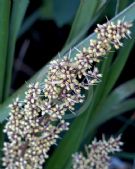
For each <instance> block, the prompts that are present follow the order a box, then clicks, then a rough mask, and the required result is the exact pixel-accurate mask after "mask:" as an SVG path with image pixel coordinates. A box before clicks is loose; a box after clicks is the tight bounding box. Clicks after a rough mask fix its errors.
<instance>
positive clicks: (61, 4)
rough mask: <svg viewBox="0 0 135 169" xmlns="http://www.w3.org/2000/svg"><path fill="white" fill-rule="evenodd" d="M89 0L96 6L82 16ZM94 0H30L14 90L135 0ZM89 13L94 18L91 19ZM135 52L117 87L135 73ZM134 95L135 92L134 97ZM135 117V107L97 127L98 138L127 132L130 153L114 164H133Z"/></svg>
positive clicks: (19, 37)
mask: <svg viewBox="0 0 135 169" xmlns="http://www.w3.org/2000/svg"><path fill="white" fill-rule="evenodd" d="M85 1H91V6H93V8H90V9H89V8H88V9H89V10H88V9H87V8H86V7H85V8H86V9H87V12H86V14H85V15H82V18H81V16H80V15H81V14H79V11H81V9H80V4H81V3H84V2H85ZM93 2H94V0H30V2H29V5H28V7H27V10H26V13H25V15H24V19H23V22H22V24H21V28H20V30H19V32H18V35H17V41H16V47H15V54H14V59H13V69H12V81H11V87H10V94H12V93H14V92H15V91H16V90H17V89H18V88H19V87H21V86H22V85H23V84H25V82H27V81H28V80H29V79H30V78H31V77H32V76H33V75H35V73H36V72H37V71H39V70H40V69H41V68H42V67H43V66H44V65H45V64H46V63H48V62H49V61H50V60H51V59H52V58H53V57H54V56H56V55H57V54H58V52H61V51H63V53H65V52H66V51H67V50H69V49H70V48H73V47H74V46H75V45H76V44H78V43H80V42H81V41H82V40H83V39H84V38H85V37H87V36H88V35H90V34H91V33H92V32H93V31H94V29H95V27H96V24H97V23H100V24H102V23H104V22H106V17H107V18H108V19H111V18H113V17H114V16H116V15H117V14H118V13H119V12H121V11H122V10H123V9H125V8H126V7H128V6H129V5H130V4H131V3H133V2H134V1H133V0H99V1H98V3H96V4H94V3H93ZM92 10H93V11H92ZM89 15H91V18H90V19H87V17H88V16H89ZM77 16H78V17H80V18H81V20H82V21H83V22H84V25H83V26H81V27H79V22H77ZM85 19H86V20H87V22H85ZM125 20H126V16H125ZM75 21H76V23H77V24H78V26H77V25H76V27H77V31H76V32H73V31H72V32H71V30H72V28H73V25H74V24H75ZM82 21H81V22H82ZM134 53H135V48H134V47H133V48H132V50H131V52H130V55H129V56H128V60H127V62H126V64H125V66H124V69H123V70H122V72H121V73H120V76H119V78H118V79H117V81H116V83H115V85H114V86H113V89H114V88H116V87H117V86H119V85H120V84H122V83H124V82H126V81H128V80H130V79H132V78H134V77H135V57H134ZM116 55H117V52H116ZM113 89H112V90H113ZM134 96H135V95H134V94H132V95H131V96H130V98H133V97H134ZM134 120H135V109H132V110H130V111H127V112H125V113H124V114H122V115H118V116H116V117H115V118H113V119H111V120H109V121H107V122H105V123H104V124H102V125H101V126H100V127H99V128H97V130H96V134H95V135H96V137H97V138H101V136H102V134H103V133H104V134H106V135H107V136H108V135H116V134H118V133H121V132H122V133H123V135H122V140H123V141H124V143H125V144H124V146H123V151H124V152H128V153H125V154H124V153H123V154H122V155H121V160H124V163H123V162H122V161H119V160H120V159H119V158H115V159H112V161H113V166H112V168H116V169H124V168H125V169H126V168H127V169H128V168H133V163H134V159H135V123H134ZM130 165H131V166H130ZM134 169H135V166H134Z"/></svg>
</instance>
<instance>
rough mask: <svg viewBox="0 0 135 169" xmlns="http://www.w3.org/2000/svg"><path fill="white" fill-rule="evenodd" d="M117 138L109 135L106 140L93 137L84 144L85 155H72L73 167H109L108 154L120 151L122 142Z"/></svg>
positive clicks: (94, 168) (74, 168)
mask: <svg viewBox="0 0 135 169" xmlns="http://www.w3.org/2000/svg"><path fill="white" fill-rule="evenodd" d="M120 138H121V137H120V136H118V137H117V138H114V137H110V139H109V140H108V141H106V140H105V138H104V137H103V139H102V140H99V141H97V140H96V139H94V141H93V142H92V144H91V145H89V146H86V156H84V155H83V153H75V154H74V155H73V167H72V168H73V169H109V166H110V159H111V157H110V154H113V153H115V152H119V151H121V149H120V146H122V145H123V143H122V142H121V141H120Z"/></svg>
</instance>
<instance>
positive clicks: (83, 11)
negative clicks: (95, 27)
mask: <svg viewBox="0 0 135 169" xmlns="http://www.w3.org/2000/svg"><path fill="white" fill-rule="evenodd" d="M98 4H99V0H92V1H80V6H79V8H78V10H77V13H76V16H75V19H74V22H73V25H72V27H71V31H70V34H69V36H68V39H67V42H66V44H68V43H69V42H71V41H72V40H73V39H74V38H75V37H77V36H78V34H79V33H80V32H81V31H82V30H83V29H84V28H86V27H88V25H89V23H91V20H92V19H93V17H94V14H95V13H96V9H97V7H98ZM88 11H89V14H88Z"/></svg>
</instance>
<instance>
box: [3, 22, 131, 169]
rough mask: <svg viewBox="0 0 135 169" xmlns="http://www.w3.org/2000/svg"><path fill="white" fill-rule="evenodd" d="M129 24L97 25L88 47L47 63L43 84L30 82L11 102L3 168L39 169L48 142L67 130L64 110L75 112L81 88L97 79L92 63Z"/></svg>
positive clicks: (127, 29) (98, 78) (54, 141)
mask: <svg viewBox="0 0 135 169" xmlns="http://www.w3.org/2000/svg"><path fill="white" fill-rule="evenodd" d="M130 27H131V24H130V23H127V22H121V21H118V23H117V24H114V23H113V22H109V21H108V22H107V23H106V24H104V25H100V26H99V25H98V28H97V29H96V30H95V32H97V40H90V46H89V47H88V48H83V50H82V51H80V50H78V49H77V51H78V52H77V54H76V57H75V58H74V59H71V58H70V57H67V56H65V57H64V58H63V59H56V60H53V61H52V62H51V64H50V65H49V70H48V76H47V79H45V83H44V85H41V84H40V83H38V82H37V83H35V84H30V85H29V86H28V91H27V92H26V93H25V99H24V100H23V101H20V100H19V99H18V98H17V99H16V100H15V102H14V103H13V104H11V105H10V117H9V121H8V122H7V124H6V126H5V129H4V132H5V133H7V136H8V139H9V142H6V143H5V144H4V158H3V165H4V166H5V167H6V169H41V168H42V165H43V163H44V162H45V159H46V158H48V151H49V149H50V147H51V145H53V144H56V139H57V138H58V137H59V134H60V133H61V132H62V131H64V130H67V129H68V125H69V124H68V123H67V122H65V121H64V120H63V116H64V115H65V112H66V111H67V110H70V111H71V112H74V106H75V104H76V103H82V102H83V100H84V97H85V96H84V95H83V94H82V89H89V86H91V85H93V84H96V83H98V82H99V81H100V77H101V74H100V73H99V71H98V68H97V67H96V66H93V65H95V63H97V62H100V60H101V58H102V57H103V56H104V55H106V54H107V52H109V51H110V49H111V45H113V46H114V47H115V48H116V49H117V48H118V47H119V46H121V44H122V43H121V42H120V40H121V39H122V38H123V37H126V35H127V36H130V31H129V28H130ZM93 63H94V64H93Z"/></svg>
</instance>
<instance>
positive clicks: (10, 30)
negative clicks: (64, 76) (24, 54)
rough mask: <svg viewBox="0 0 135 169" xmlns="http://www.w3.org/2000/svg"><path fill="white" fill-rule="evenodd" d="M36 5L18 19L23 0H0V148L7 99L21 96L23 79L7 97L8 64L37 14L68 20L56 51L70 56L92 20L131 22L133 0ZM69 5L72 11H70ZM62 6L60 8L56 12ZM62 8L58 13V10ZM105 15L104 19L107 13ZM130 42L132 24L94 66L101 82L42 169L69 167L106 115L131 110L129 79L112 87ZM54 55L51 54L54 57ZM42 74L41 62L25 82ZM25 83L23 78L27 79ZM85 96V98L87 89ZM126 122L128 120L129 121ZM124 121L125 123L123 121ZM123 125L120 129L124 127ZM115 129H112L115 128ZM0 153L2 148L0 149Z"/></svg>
mask: <svg viewBox="0 0 135 169" xmlns="http://www.w3.org/2000/svg"><path fill="white" fill-rule="evenodd" d="M42 1H43V2H42V6H41V7H40V8H39V9H37V10H36V11H35V12H34V13H33V14H32V15H31V16H29V17H28V18H26V19H25V20H24V15H25V13H26V10H27V7H28V5H29V0H19V1H18V0H13V2H12V3H13V4H12V6H11V1H10V0H0V148H1V150H2V146H3V138H4V136H3V132H2V129H3V124H4V122H5V119H6V118H7V117H8V111H9V110H8V108H7V107H8V104H9V103H11V102H12V100H13V99H14V98H15V97H16V96H19V97H20V98H23V97H24V91H25V90H26V84H24V85H23V86H22V87H21V88H20V89H19V90H18V91H16V92H15V93H14V94H13V95H12V96H9V90H10V84H11V79H12V67H13V60H14V53H15V46H16V40H17V38H18V37H20V36H22V35H23V33H25V32H26V30H28V29H29V28H30V27H31V26H32V24H33V23H34V22H35V21H36V20H38V19H53V20H55V21H56V23H57V24H58V25H59V26H62V25H64V24H65V23H70V24H71V31H70V33H69V36H68V39H67V41H66V43H65V46H64V47H63V50H62V51H61V52H60V53H61V56H63V54H65V53H66V52H68V50H69V49H70V48H71V49H72V51H71V57H75V53H76V51H75V49H74V48H73V47H74V46H76V48H78V49H82V47H84V46H85V47H88V46H89V40H90V39H94V38H95V33H93V34H91V35H89V36H87V31H88V29H89V28H90V27H92V26H93V25H94V24H95V23H98V21H100V20H102V19H104V18H105V16H108V15H109V16H111V17H112V20H113V21H114V22H115V21H117V20H118V19H123V17H125V20H126V21H132V22H134V21H135V2H134V1H133V0H81V1H79V0H76V1H75V0H74V1H72V0H65V1H62V0H42ZM71 4H72V10H71ZM60 10H62V11H61V12H58V11H60ZM61 13H62V15H61ZM109 19H110V18H109ZM134 42H135V24H134V26H133V28H132V39H128V40H127V39H126V40H125V42H124V44H125V47H124V48H121V49H120V50H119V51H118V52H117V53H110V54H109V55H108V57H107V59H105V61H104V62H102V63H101V64H100V65H99V67H100V70H101V71H102V73H103V79H102V83H101V84H100V85H97V86H95V87H94V92H93V96H92V99H90V98H89V97H88V98H87V100H86V102H87V106H86V107H84V108H83V109H80V111H81V112H80V113H81V115H80V116H77V117H76V118H74V120H73V121H72V124H71V126H70V130H69V131H68V132H67V133H66V134H65V135H64V136H63V138H62V140H60V142H59V145H58V146H57V148H56V149H55V151H54V152H53V154H52V155H51V157H50V158H49V160H48V161H47V164H46V167H45V169H69V168H71V155H72V153H74V152H76V151H78V150H80V149H81V147H82V145H83V144H84V143H88V142H90V141H91V139H92V138H93V136H94V135H95V133H96V132H95V131H96V129H97V128H98V127H99V126H100V125H101V124H103V123H104V122H106V121H107V120H109V119H111V118H114V117H117V116H118V115H120V114H122V113H124V112H127V111H129V110H133V109H135V98H134V97H132V98H130V97H129V96H131V95H133V94H134V93H135V79H131V80H129V81H127V82H125V83H124V84H121V85H120V86H118V87H115V88H114V86H115V84H116V81H117V80H118V78H119V76H120V74H121V73H122V70H123V68H124V65H125V64H126V62H127V60H128V57H129V54H130V52H131V50H132V48H133V46H134ZM55 57H57V56H55ZM46 73H47V65H45V66H44V67H43V68H42V69H41V70H40V71H39V72H37V73H36V75H34V76H33V77H32V78H31V79H30V81H29V82H35V81H40V82H41V81H43V79H44V78H45V75H46ZM29 82H28V83H29ZM88 96H90V97H91V91H89V94H88ZM129 121H130V120H129ZM128 124H129V123H128ZM127 126H128V125H127V123H126V124H125V126H123V128H122V130H120V131H122V132H124V130H125V129H126V127H127ZM117 134H118V133H117ZM0 154H1V155H2V151H0ZM119 156H122V157H123V156H124V157H126V158H127V159H128V158H129V159H134V157H135V154H131V153H130V154H129V153H126V152H124V153H120V154H119Z"/></svg>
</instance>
